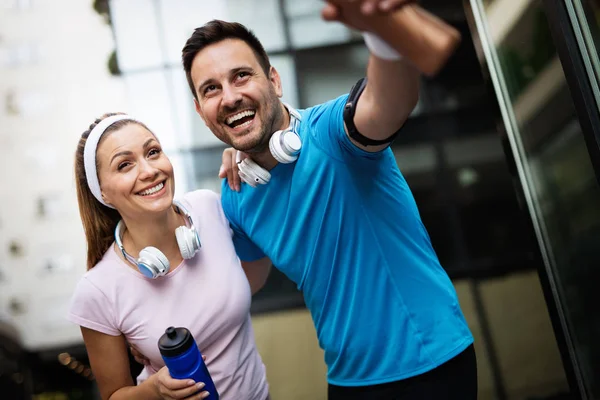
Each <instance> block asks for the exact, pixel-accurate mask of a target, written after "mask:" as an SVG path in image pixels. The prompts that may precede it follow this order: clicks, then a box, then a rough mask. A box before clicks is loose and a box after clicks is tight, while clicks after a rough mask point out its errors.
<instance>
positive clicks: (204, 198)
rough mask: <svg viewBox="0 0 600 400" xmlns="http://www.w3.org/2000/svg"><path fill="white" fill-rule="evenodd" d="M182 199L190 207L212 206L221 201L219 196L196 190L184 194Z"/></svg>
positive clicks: (207, 191) (212, 192) (205, 190)
mask: <svg viewBox="0 0 600 400" xmlns="http://www.w3.org/2000/svg"><path fill="white" fill-rule="evenodd" d="M182 198H183V199H184V200H186V201H188V202H189V203H191V205H192V206H194V205H198V204H204V203H205V204H214V203H219V202H220V201H221V196H220V195H219V194H218V193H216V192H214V191H212V190H209V189H197V190H193V191H191V192H187V193H185V194H184V195H183V196H182Z"/></svg>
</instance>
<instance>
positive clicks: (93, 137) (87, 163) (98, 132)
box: [83, 114, 139, 208]
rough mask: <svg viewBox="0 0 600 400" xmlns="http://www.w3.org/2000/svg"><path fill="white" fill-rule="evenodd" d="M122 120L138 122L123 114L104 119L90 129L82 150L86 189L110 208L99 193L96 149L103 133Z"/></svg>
mask: <svg viewBox="0 0 600 400" xmlns="http://www.w3.org/2000/svg"><path fill="white" fill-rule="evenodd" d="M123 120H128V121H136V122H139V121H138V120H137V119H135V118H132V117H130V116H129V115H124V114H118V115H113V116H111V117H106V118H104V119H103V120H102V121H100V122H99V123H98V124H97V125H96V126H95V127H94V129H92V131H91V132H90V134H89V135H88V138H87V140H86V141H85V147H84V149H83V165H84V167H85V177H86V179H87V183H88V187H89V188H90V191H91V192H92V194H93V195H94V197H95V198H96V200H98V201H99V202H100V203H102V204H104V205H105V206H106V207H110V208H114V207H113V206H111V205H108V204H106V203H105V202H104V200H103V199H102V192H101V191H100V181H99V180H98V172H97V171H96V149H97V148H98V142H100V138H101V137H102V135H103V134H104V132H105V131H106V130H107V129H108V128H109V127H110V126H111V125H112V124H114V123H115V122H118V121H123Z"/></svg>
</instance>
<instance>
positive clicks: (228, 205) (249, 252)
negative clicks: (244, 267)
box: [221, 180, 266, 261]
mask: <svg viewBox="0 0 600 400" xmlns="http://www.w3.org/2000/svg"><path fill="white" fill-rule="evenodd" d="M221 205H222V207H223V214H224V215H225V217H226V218H227V220H228V221H229V226H230V227H231V229H232V230H233V245H234V247H235V252H236V253H237V255H238V257H239V258H240V260H242V261H256V260H260V259H261V258H264V257H266V255H265V253H263V251H262V250H261V249H259V248H258V246H256V245H255V244H254V243H253V242H252V241H251V240H250V238H249V237H248V236H247V235H246V233H245V232H244V231H243V229H241V228H240V225H239V220H238V219H237V218H236V216H237V215H238V211H239V210H238V206H237V203H236V202H235V200H234V199H233V191H232V190H231V189H230V188H229V185H227V182H226V180H223V185H222V189H221Z"/></svg>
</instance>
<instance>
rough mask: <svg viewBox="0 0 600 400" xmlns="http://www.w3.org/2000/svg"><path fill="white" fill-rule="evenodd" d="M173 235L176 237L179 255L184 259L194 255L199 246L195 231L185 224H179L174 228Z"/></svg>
mask: <svg viewBox="0 0 600 400" xmlns="http://www.w3.org/2000/svg"><path fill="white" fill-rule="evenodd" d="M175 237H176V238H177V245H178V246H179V252H180V253H181V256H182V257H183V258H184V259H186V260H189V259H190V258H192V257H194V255H195V254H196V252H197V251H198V249H199V248H200V243H199V240H198V238H197V236H196V233H195V232H194V231H192V230H191V229H190V228H188V227H187V226H180V227H178V228H177V229H175Z"/></svg>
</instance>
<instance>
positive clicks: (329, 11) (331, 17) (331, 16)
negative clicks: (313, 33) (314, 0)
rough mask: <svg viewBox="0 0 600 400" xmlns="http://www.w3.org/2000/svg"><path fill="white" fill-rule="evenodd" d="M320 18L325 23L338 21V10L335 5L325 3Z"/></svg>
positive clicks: (339, 15)
mask: <svg viewBox="0 0 600 400" xmlns="http://www.w3.org/2000/svg"><path fill="white" fill-rule="evenodd" d="M321 17H322V18H323V19H324V20H325V21H338V20H339V19H340V17H341V13H340V9H339V7H338V6H336V5H335V4H331V3H326V4H325V6H324V7H323V9H322V10H321Z"/></svg>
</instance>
